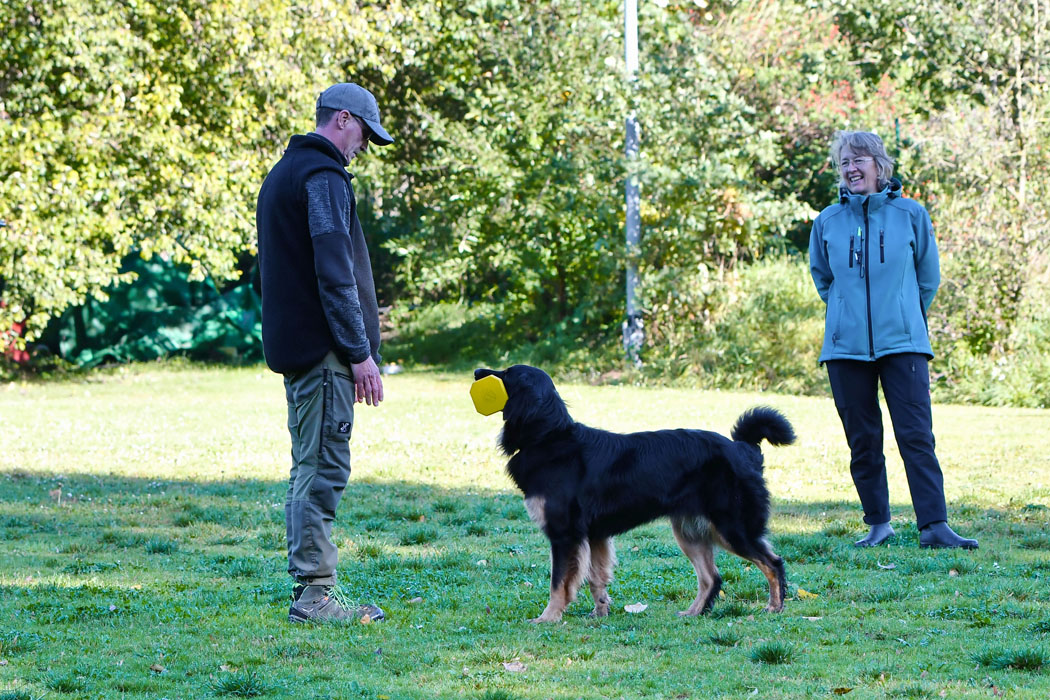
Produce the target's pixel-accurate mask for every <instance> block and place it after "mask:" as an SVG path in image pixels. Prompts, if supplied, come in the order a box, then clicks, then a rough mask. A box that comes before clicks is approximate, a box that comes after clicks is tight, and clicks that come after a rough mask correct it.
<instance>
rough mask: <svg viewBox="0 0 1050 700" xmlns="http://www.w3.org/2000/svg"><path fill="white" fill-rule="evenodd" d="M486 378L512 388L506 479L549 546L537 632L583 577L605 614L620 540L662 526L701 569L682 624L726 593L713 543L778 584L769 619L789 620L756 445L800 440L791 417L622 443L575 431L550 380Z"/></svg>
mask: <svg viewBox="0 0 1050 700" xmlns="http://www.w3.org/2000/svg"><path fill="white" fill-rule="evenodd" d="M488 375H496V376H497V377H499V378H500V379H501V380H502V381H503V384H504V386H505V388H506V390H507V396H508V398H507V403H506V405H505V406H504V407H503V421H504V423H503V433H502V435H501V436H500V444H501V446H502V448H503V451H504V452H505V453H506V454H507V455H508V456H509V457H510V461H509V462H508V463H507V472H508V473H509V474H510V476H511V478H512V479H514V483H516V484H517V485H518V488H520V489H521V491H522V492H523V493H524V494H525V507H526V509H527V510H528V512H529V516H530V517H531V518H532V520H533V521H534V522H535V523H536V524H537V525H539V526H540V527H541V528H542V529H543V532H544V534H546V535H547V538H548V539H549V540H550V545H551V592H550V602H549V603H547V607H546V608H545V609H544V610H543V612H542V613H541V614H540V616H539V617H537V618H536V619H534V620H532V622H556V621H558V620H560V619H561V616H562V613H564V612H565V609H566V608H567V607H568V605H569V603H571V602H572V601H573V600H574V599H575V598H576V593H577V591H578V590H579V588H580V585H581V584H582V583H583V580H584V579H586V580H587V581H588V583H589V584H590V589H591V595H592V596H593V598H594V611H593V612H592V613H591V614H592V615H594V616H605V615H608V614H609V605H610V602H611V601H610V599H609V595H608V591H607V588H608V586H609V583H610V582H611V581H612V572H613V567H614V566H615V565H616V555H615V552H614V550H613V541H612V538H613V536H614V535H618V534H620V533H622V532H626V531H627V530H630V529H631V528H634V527H636V526H638V525H641V524H643V523H646V522H649V521H651V520H655V519H656V518H659V517H663V516H669V517H670V519H671V528H672V530H673V532H674V536H675V539H676V540H678V545H679V546H680V547H681V548H682V551H683V552H685V555H686V556H687V557H689V560H690V561H691V562H692V563H693V568H694V569H696V578H697V584H698V589H697V593H696V599H695V600H694V601H693V603H692V605H690V606H689V609H688V610H684V611H682V612H680V613H679V614H680V615H698V614H702V613H705V612H707V611H708V610H710V608H711V606H712V605H713V604H714V600H715V597H716V596H717V595H718V592H719V591H720V590H721V588H722V577H721V576H720V575H719V573H718V568H717V567H716V566H715V546H716V545H717V546H721V547H722V548H723V549H726V550H727V551H729V552H732V553H733V554H736V555H737V556H740V557H743V558H744V559H747V560H748V561H752V562H754V563H755V564H756V565H757V566H758V568H759V569H761V570H762V573H764V574H765V576H766V579H768V581H769V605H767V606H766V610H768V611H771V612H779V611H781V610H783V608H784V593H785V588H786V583H785V578H784V560H783V559H781V558H780V557H779V556H777V555H776V554H775V553H774V552H773V550H772V549H771V548H770V546H769V543H768V542H766V540H765V534H766V521H767V520H768V518H769V492H768V491H767V490H766V485H765V480H764V479H763V477H762V452H761V451H760V450H759V447H758V445H759V443H760V442H761V441H762V439H763V438H765V439H766V440H768V441H769V442H770V443H772V444H774V445H787V444H790V443H792V442H794V440H795V433H794V430H793V429H792V427H791V424H790V423H789V422H788V421H787V419H786V418H784V416H783V415H781V414H780V413H778V412H777V411H775V410H774V409H772V408H766V407H759V408H753V409H751V410H749V411H747V412H745V413H744V414H743V415H742V416H740V418H739V419H738V420H737V422H736V425H735V426H734V427H733V431H732V436H733V439H732V440H729V439H728V438H725V437H723V436H721V435H719V434H717V433H712V432H708V431H705V430H658V431H653V432H644V433H631V434H627V435H621V434H618V433H612V432H608V431H605V430H598V429H595V428H589V427H587V426H585V425H582V424H581V423H577V422H576V421H574V420H573V419H572V417H571V416H570V415H569V412H568V410H567V409H566V407H565V402H564V401H562V399H561V397H560V396H559V395H558V392H557V390H556V389H555V388H554V382H552V381H551V378H550V377H549V376H547V374H546V373H545V372H543V371H542V370H539V369H536V368H535V367H529V366H526V365H514V366H513V367H510V368H509V369H506V370H504V371H502V372H499V371H496V370H491V369H478V370H475V372H474V378H475V379H481V378H482V377H486V376H488Z"/></svg>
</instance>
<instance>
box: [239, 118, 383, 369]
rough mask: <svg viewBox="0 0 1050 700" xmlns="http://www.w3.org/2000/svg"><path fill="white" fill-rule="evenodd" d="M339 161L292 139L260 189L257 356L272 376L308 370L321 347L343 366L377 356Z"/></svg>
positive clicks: (356, 225) (311, 138) (372, 313)
mask: <svg viewBox="0 0 1050 700" xmlns="http://www.w3.org/2000/svg"><path fill="white" fill-rule="evenodd" d="M347 165H348V163H347V161H346V159H345V158H344V157H343V155H342V153H340V152H339V149H337V148H336V147H335V145H334V144H333V143H332V142H331V141H329V140H328V139H326V138H324V137H323V136H320V135H319V134H313V133H311V134H306V135H296V136H293V137H292V138H291V140H290V141H289V142H288V148H287V149H286V150H285V152H284V156H283V157H282V158H281V160H280V161H278V162H277V164H276V165H275V166H274V167H273V169H272V170H271V171H270V173H269V174H268V175H267V176H266V180H264V181H263V185H262V189H260V191H259V201H258V204H257V206H256V212H255V220H256V227H257V229H258V233H259V270H260V281H261V283H262V287H261V295H262V326H263V353H264V354H265V356H266V364H267V365H269V367H270V369H272V370H273V371H275V372H280V373H282V374H291V373H295V372H301V371H304V370H307V369H309V368H310V367H313V366H314V365H315V364H317V363H318V362H320V361H321V359H323V358H324V356H325V355H326V354H327V353H328V352H329V351H333V352H334V353H335V354H336V357H338V358H339V360H340V361H341V362H343V363H344V364H346V365H350V364H356V363H358V362H364V361H365V360H366V359H367V358H368V357H369V355H371V356H372V357H373V359H375V361H376V363H377V364H378V363H379V361H380V357H379V306H378V304H377V303H376V292H375V282H374V281H373V278H372V265H371V262H370V261H369V257H368V248H367V247H366V246H365V237H364V232H363V231H362V230H361V223H360V222H359V221H358V219H357V200H356V199H355V198H354V188H353V185H352V184H351V178H352V177H353V175H351V174H350V173H348V172H347V171H346V166H347Z"/></svg>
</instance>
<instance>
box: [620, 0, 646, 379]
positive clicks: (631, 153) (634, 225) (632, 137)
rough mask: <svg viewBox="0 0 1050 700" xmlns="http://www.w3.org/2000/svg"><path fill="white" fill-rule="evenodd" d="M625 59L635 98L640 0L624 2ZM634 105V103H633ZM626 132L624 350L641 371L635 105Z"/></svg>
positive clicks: (638, 213)
mask: <svg viewBox="0 0 1050 700" xmlns="http://www.w3.org/2000/svg"><path fill="white" fill-rule="evenodd" d="M624 58H625V59H626V63H627V83H628V95H631V96H633V90H634V81H635V79H636V78H637V75H638V0H624ZM631 101H632V102H633V99H632V100H631ZM626 132H627V133H626V148H625V151H626V155H627V171H628V172H627V182H626V185H625V188H624V189H625V192H624V195H625V198H626V204H627V220H626V229H627V231H626V243H627V246H626V247H627V250H626V253H627V255H626V260H627V265H626V267H627V318H626V319H625V320H624V322H623V347H624V350H625V351H626V353H627V359H628V360H629V361H630V362H631V363H632V364H633V365H634V366H635V367H641V365H642V358H641V350H642V345H643V344H644V343H645V330H644V328H643V327H642V315H641V312H639V310H638V302H637V299H636V290H637V288H638V263H637V259H638V254H639V251H640V245H639V244H640V243H641V238H642V234H641V227H642V217H641V212H640V210H639V197H638V178H637V176H636V175H635V174H634V164H635V162H636V161H637V160H638V121H637V120H636V119H635V115H634V109H633V104H632V105H631V111H630V112H629V113H628V115H627V128H626Z"/></svg>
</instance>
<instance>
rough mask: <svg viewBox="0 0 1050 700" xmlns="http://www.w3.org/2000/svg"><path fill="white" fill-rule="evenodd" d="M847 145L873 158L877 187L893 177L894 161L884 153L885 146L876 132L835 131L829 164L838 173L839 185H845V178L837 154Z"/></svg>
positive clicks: (884, 184)
mask: <svg viewBox="0 0 1050 700" xmlns="http://www.w3.org/2000/svg"><path fill="white" fill-rule="evenodd" d="M846 146H849V147H850V149H851V150H853V151H854V152H855V153H861V154H863V155H867V156H871V157H872V158H874V159H875V169H876V172H877V173H878V180H879V187H880V188H882V187H885V186H886V183H887V182H889V181H890V178H891V177H893V164H894V161H893V159H892V158H890V157H889V155H887V153H886V146H885V145H884V144H883V143H882V139H880V138H879V136H878V134H873V133H872V132H870V131H836V132H835V135H834V136H832V137H831V164H832V166H834V168H835V169H836V170H837V171H838V173H839V187H845V186H846V178H845V176H844V175H843V174H842V168H840V167H839V160H840V158H839V154H841V153H842V149H843V148H845V147H846Z"/></svg>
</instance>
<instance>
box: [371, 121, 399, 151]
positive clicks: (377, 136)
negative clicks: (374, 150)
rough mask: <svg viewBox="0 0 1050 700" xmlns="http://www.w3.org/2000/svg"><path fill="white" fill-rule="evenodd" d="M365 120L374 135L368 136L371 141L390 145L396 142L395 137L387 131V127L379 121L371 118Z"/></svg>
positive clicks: (380, 144) (378, 144)
mask: <svg viewBox="0 0 1050 700" xmlns="http://www.w3.org/2000/svg"><path fill="white" fill-rule="evenodd" d="M364 122H365V124H368V128H369V129H371V130H372V135H371V136H369V137H368V140H369V141H371V142H372V143H374V144H375V145H377V146H389V145H390V144H392V143H393V142H394V139H393V138H392V137H391V136H390V134H388V133H386V129H384V128H383V127H382V126H380V125H379V122H377V121H372V120H370V119H364Z"/></svg>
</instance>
